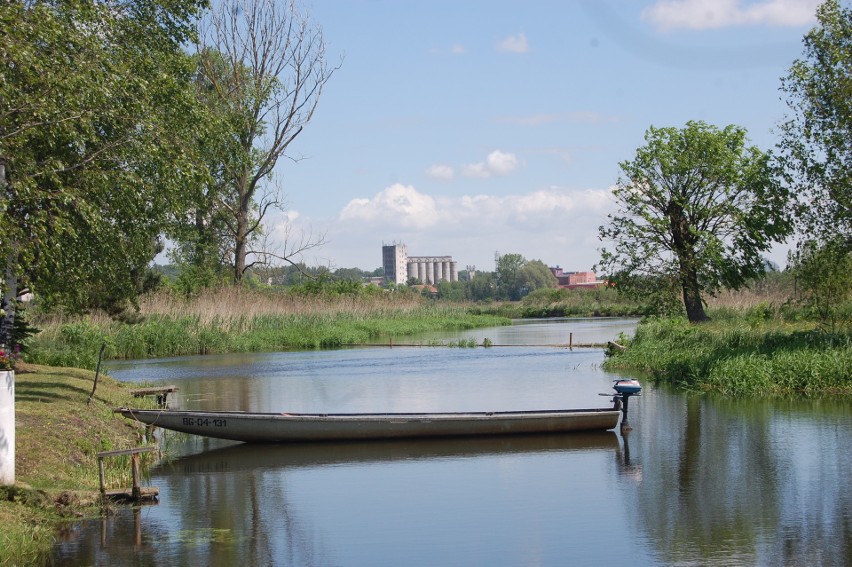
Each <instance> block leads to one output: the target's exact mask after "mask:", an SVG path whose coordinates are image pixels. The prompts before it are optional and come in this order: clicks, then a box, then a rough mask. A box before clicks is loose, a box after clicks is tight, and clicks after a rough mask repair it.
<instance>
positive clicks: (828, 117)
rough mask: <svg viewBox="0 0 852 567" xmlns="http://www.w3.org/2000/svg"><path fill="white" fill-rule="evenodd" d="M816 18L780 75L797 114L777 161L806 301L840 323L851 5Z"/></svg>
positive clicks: (846, 230)
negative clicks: (790, 194)
mask: <svg viewBox="0 0 852 567" xmlns="http://www.w3.org/2000/svg"><path fill="white" fill-rule="evenodd" d="M817 20H818V24H817V26H816V27H815V28H814V29H812V30H811V31H810V32H808V34H807V35H805V38H804V45H805V49H804V57H803V58H802V59H799V60H797V61H795V62H794V63H793V65H792V67H791V68H790V71H789V72H788V74H787V76H786V77H784V78H783V79H782V83H781V90H782V91H784V92H785V93H786V94H787V103H788V105H789V107H790V108H791V109H792V111H793V115H792V117H790V118H789V119H788V120H787V122H785V123H784V124H782V140H781V145H780V157H779V160H778V164H779V166H780V168H781V169H782V171H783V174H784V175H785V179H786V181H787V183H788V184H789V186H790V187H792V188H794V189H795V194H796V195H797V196H798V199H797V200H796V202H795V207H794V214H795V216H796V219H797V220H798V228H799V231H800V233H801V236H802V238H801V239H800V240H799V245H798V248H797V250H796V252H795V254H793V255H792V256H791V260H792V262H791V266H792V268H793V271H794V272H795V275H796V279H797V282H798V283H799V287H800V289H801V290H802V291H803V292H804V302H805V305H806V306H807V307H809V308H810V310H811V311H812V313H814V314H815V315H816V316H817V318H818V319H819V320H820V321H821V322H822V324H823V325H824V326H825V327H826V328H829V329H831V330H834V329H836V328H837V327H838V326H840V325H843V324H844V323H848V321H849V309H850V306H849V300H850V296H849V288H850V287H849V286H850V281H852V10H850V9H849V8H842V7H841V6H840V3H839V2H838V1H837V0H827V1H826V2H824V3H823V4H822V5H820V7H819V8H818V9H817Z"/></svg>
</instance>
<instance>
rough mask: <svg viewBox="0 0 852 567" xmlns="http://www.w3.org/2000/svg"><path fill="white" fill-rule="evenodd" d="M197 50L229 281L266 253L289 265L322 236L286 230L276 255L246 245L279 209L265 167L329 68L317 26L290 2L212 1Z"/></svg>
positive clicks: (302, 121) (284, 145) (301, 122)
mask: <svg viewBox="0 0 852 567" xmlns="http://www.w3.org/2000/svg"><path fill="white" fill-rule="evenodd" d="M197 52H198V57H199V64H200V70H201V80H202V81H203V82H204V83H205V85H206V87H207V88H208V90H209V92H210V93H211V94H210V96H209V97H208V100H210V101H212V102H211V104H212V108H213V112H214V114H215V113H220V114H222V116H223V122H222V123H223V124H225V125H226V127H227V135H226V138H224V139H223V140H222V144H221V145H220V149H221V151H222V153H221V154H220V155H219V156H218V169H219V170H220V172H221V178H222V181H223V183H222V186H221V187H218V188H216V189H215V191H214V192H215V194H216V196H217V197H218V201H219V205H220V206H221V210H222V211H223V212H224V217H223V218H224V219H225V221H224V222H225V224H226V226H227V234H228V238H229V239H230V246H229V253H230V258H231V261H232V262H233V277H234V281H237V282H238V281H240V280H241V278H242V277H243V275H244V274H245V272H246V270H247V269H249V268H250V267H251V266H252V265H253V264H254V263H256V262H258V261H263V260H264V259H267V258H277V259H281V260H284V261H286V262H289V263H290V264H291V265H297V264H298V257H299V256H300V255H301V254H302V253H303V252H305V251H307V250H309V249H311V248H314V247H316V246H319V245H321V244H322V243H323V240H324V236H323V235H320V236H318V237H316V238H314V237H313V236H312V235H310V234H308V235H305V234H301V235H295V234H292V233H290V232H288V234H287V239H286V241H285V243H284V249H283V251H281V252H278V251H276V250H270V249H269V248H263V249H262V248H255V247H254V246H256V245H258V244H259V243H261V241H262V236H263V224H262V223H263V220H264V218H265V216H266V214H267V212H268V211H269V210H270V209H272V208H283V207H284V202H283V200H282V195H281V192H280V186H278V185H276V184H275V182H274V180H273V179H272V173H273V170H274V169H275V166H276V164H277V163H278V160H279V158H280V157H281V156H284V155H286V153H287V150H288V149H289V147H290V144H291V143H292V142H293V141H294V140H295V139H296V137H297V136H298V135H299V134H300V133H301V132H302V129H303V128H304V127H305V126H306V125H307V124H308V123H309V122H310V120H311V118H312V117H313V114H314V111H315V109H316V107H317V104H318V103H319V99H320V95H321V94H322V90H323V87H324V86H325V84H326V82H327V81H328V80H329V79H330V78H331V76H332V74H333V72H334V71H335V70H336V68H330V67H329V66H328V65H327V63H326V59H325V45H324V43H323V37H322V31H321V30H320V29H319V28H318V27H313V26H312V25H311V23H310V21H309V19H308V18H307V16H304V15H302V14H301V13H300V12H299V10H298V9H297V6H296V4H295V2H294V1H293V0H289V1H285V2H284V3H283V4H282V3H281V2H279V1H278V0H236V1H234V2H220V3H219V5H218V7H217V8H216V9H215V10H214V11H213V12H212V13H211V14H210V15H209V17H208V18H207V19H206V20H205V22H204V23H203V25H202V28H201V33H200V42H199V43H198V48H197ZM288 157H291V159H294V160H295V159H297V158H294V157H292V156H288Z"/></svg>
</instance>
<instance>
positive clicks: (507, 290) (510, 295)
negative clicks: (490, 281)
mask: <svg viewBox="0 0 852 567" xmlns="http://www.w3.org/2000/svg"><path fill="white" fill-rule="evenodd" d="M494 258H495V260H496V262H495V263H496V268H495V270H494V271H495V274H496V277H497V298H498V299H508V300H510V301H517V300H518V299H520V298H521V288H520V286H519V285H518V273H519V272H520V270H521V268H522V267H523V266H524V264H526V262H527V261H526V259H525V258H524V257H523V256H521V255H520V254H500V253H499V252H497V253H495V254H494Z"/></svg>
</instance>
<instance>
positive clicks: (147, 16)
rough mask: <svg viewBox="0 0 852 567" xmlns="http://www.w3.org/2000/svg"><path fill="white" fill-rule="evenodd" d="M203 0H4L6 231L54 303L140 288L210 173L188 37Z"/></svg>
mask: <svg viewBox="0 0 852 567" xmlns="http://www.w3.org/2000/svg"><path fill="white" fill-rule="evenodd" d="M201 5H202V3H200V2H198V1H196V0H169V1H165V0H138V1H136V2H132V3H127V2H97V3H92V2H76V1H72V0H68V1H55V2H51V1H23V0H18V1H13V2H6V3H3V4H2V5H0V23H2V25H3V29H4V34H2V36H0V54H2V55H3V63H2V65H3V66H2V72H0V158H3V159H4V160H5V162H6V164H7V175H8V177H7V181H8V183H7V185H6V187H5V191H4V192H3V193H2V194H1V195H0V202H2V205H3V206H2V207H0V215H2V217H0V222H2V224H3V226H4V231H2V234H0V245H3V246H4V248H5V247H6V246H8V244H9V243H10V242H25V243H26V246H21V248H20V250H21V253H20V255H19V257H18V261H17V263H16V264H15V265H12V266H10V267H11V268H12V271H13V273H14V274H16V275H17V276H18V277H21V278H24V279H25V280H26V281H27V283H28V285H30V286H32V287H33V289H34V290H35V291H36V292H37V293H39V295H40V296H41V297H42V298H43V299H45V300H46V302H47V303H53V304H60V305H64V306H66V307H68V308H70V309H72V310H77V309H83V308H86V307H89V306H92V305H93V304H100V303H102V302H104V301H106V302H115V301H121V300H124V299H128V298H132V297H133V296H134V295H135V293H136V292H137V282H138V279H139V277H140V274H141V271H142V269H143V268H144V266H145V265H146V264H147V263H148V262H149V261H150V260H151V259H152V258H153V256H154V254H155V253H156V252H155V250H156V249H155V247H154V244H155V242H156V238H157V235H158V234H159V233H160V232H162V231H163V229H164V223H165V219H166V217H167V215H169V214H173V213H174V212H175V210H176V209H177V208H179V206H180V205H181V203H182V199H183V197H182V193H183V191H184V189H185V188H186V187H187V186H188V185H189V184H191V183H192V182H193V181H194V180H195V179H196V178H197V177H198V174H197V173H196V172H197V166H196V163H197V160H195V159H193V156H192V151H193V150H192V148H193V146H192V144H189V143H187V139H188V137H189V136H191V135H192V129H193V123H192V119H193V117H194V116H195V115H196V114H197V113H195V112H194V108H195V106H196V103H195V99H194V96H193V91H192V89H191V88H190V83H189V76H190V71H191V69H192V67H191V65H189V64H188V57H187V56H186V55H185V54H184V53H183V51H182V50H181V49H180V46H181V45H182V44H183V43H184V42H185V41H186V40H187V39H189V38H190V37H191V29H192V27H193V25H194V17H195V16H196V15H197V11H198V9H199V7H200V6H201Z"/></svg>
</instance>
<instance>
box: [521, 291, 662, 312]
mask: <svg viewBox="0 0 852 567" xmlns="http://www.w3.org/2000/svg"><path fill="white" fill-rule="evenodd" d="M653 312H654V306H653V305H652V304H650V303H649V302H647V301H644V302H643V301H632V300H628V299H626V298H625V296H624V295H623V294H619V293H618V292H617V291H616V290H614V289H613V288H611V287H605V286H601V287H598V288H594V289H558V288H541V289H537V290H535V291H533V292H531V293H530V294H529V295H527V296H526V297H524V298H523V299H522V300H521V303H520V305H519V306H518V309H517V311H516V312H515V315H514V317H516V318H537V317H631V316H633V317H635V316H641V315H649V314H651V313H653Z"/></svg>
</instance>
